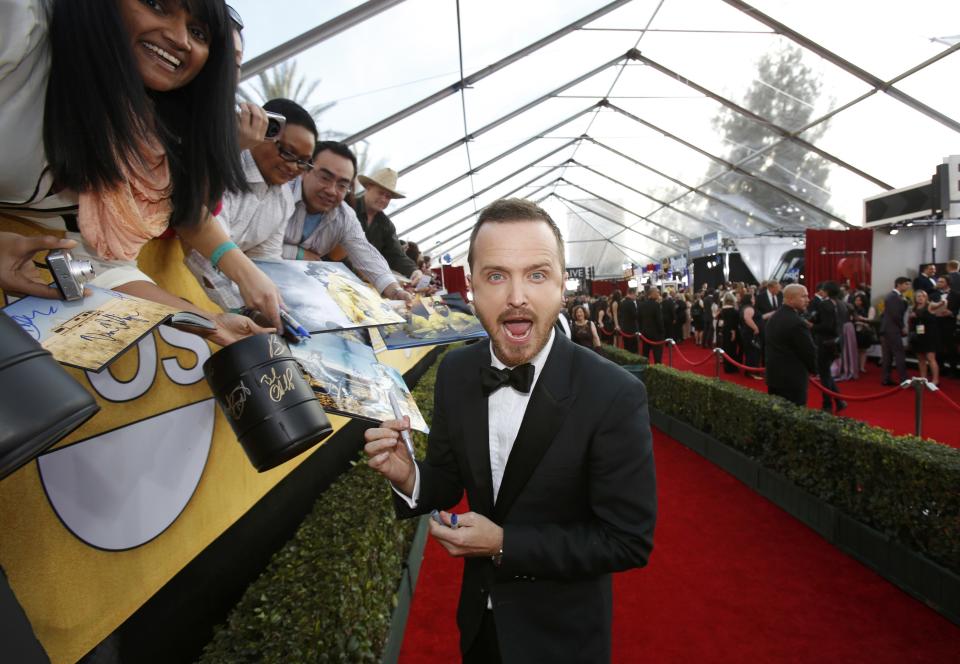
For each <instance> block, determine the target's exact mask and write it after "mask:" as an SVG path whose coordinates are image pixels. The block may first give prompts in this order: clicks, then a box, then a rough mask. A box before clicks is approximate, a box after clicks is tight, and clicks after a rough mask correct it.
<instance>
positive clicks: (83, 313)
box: [3, 286, 177, 371]
mask: <svg viewBox="0 0 960 664" xmlns="http://www.w3.org/2000/svg"><path fill="white" fill-rule="evenodd" d="M88 288H89V289H90V291H91V294H90V295H88V296H87V297H85V298H83V299H82V300H74V301H72V302H67V301H65V300H48V299H45V298H40V297H25V298H23V299H20V300H17V301H16V302H14V303H13V304H10V305H8V306H7V307H5V308H4V309H3V312H4V313H5V314H7V315H8V316H10V318H12V319H13V320H14V321H15V322H16V323H17V324H18V325H20V327H21V328H22V329H23V330H24V331H25V332H26V333H27V334H29V335H30V336H31V337H33V338H34V339H36V340H37V341H39V342H40V345H41V346H43V347H44V348H45V349H46V350H48V351H50V354H51V355H53V358H54V359H55V360H56V361H57V362H60V363H61V364H66V365H69V366H72V367H77V368H79V369H88V370H90V371H100V370H101V369H103V368H104V367H105V366H107V365H108V364H110V363H111V362H112V361H113V360H115V359H116V358H117V357H118V356H120V354H122V353H123V352H124V351H125V350H127V349H128V348H130V346H132V345H134V344H135V343H137V342H138V341H139V340H140V339H141V338H143V337H144V336H146V334H147V333H149V332H150V330H152V329H153V328H155V327H156V326H157V325H159V324H160V323H162V322H163V321H165V320H166V319H167V318H168V317H169V316H171V315H172V314H175V313H177V310H176V309H174V308H172V307H168V306H166V305H163V304H158V303H156V302H148V301H147V300H141V299H140V298H137V297H133V296H132V295H126V294H124V293H118V292H116V291H111V290H105V289H102V288H96V287H94V286H88Z"/></svg>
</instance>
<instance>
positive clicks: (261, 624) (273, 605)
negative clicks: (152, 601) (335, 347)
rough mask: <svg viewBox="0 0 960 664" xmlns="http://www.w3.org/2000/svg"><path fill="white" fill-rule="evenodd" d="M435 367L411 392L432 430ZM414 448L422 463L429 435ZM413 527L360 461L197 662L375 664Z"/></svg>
mask: <svg viewBox="0 0 960 664" xmlns="http://www.w3.org/2000/svg"><path fill="white" fill-rule="evenodd" d="M438 365H439V357H438V358H437V362H435V363H434V365H433V366H432V367H431V368H430V369H429V370H428V371H427V372H426V373H425V374H424V375H423V376H422V377H421V378H420V381H419V382H418V384H417V386H416V387H415V388H414V390H413V394H414V397H415V398H416V401H417V405H418V406H419V407H420V411H421V412H422V413H423V417H424V419H425V420H426V421H427V422H430V421H431V420H432V416H433V384H434V381H435V380H436V372H437V366H438ZM414 445H415V447H416V449H417V454H418V456H419V455H423V454H424V453H425V451H426V436H424V435H422V434H420V433H416V432H415V433H414ZM415 529H416V521H415V520H412V519H411V520H406V521H398V520H397V519H396V517H395V515H394V510H393V501H392V498H391V496H390V489H389V487H388V485H387V483H386V482H385V481H384V480H383V478H382V477H380V475H378V474H377V473H375V472H374V471H372V470H371V469H370V468H368V467H367V465H366V463H364V462H363V461H362V460H360V459H358V460H357V461H356V462H354V465H353V468H351V469H350V470H349V471H348V472H346V473H344V474H343V475H342V476H341V477H340V478H338V479H337V481H336V482H334V483H333V484H332V485H331V486H330V487H329V488H328V489H327V490H326V491H325V492H324V493H323V494H322V495H321V496H320V498H319V499H318V500H317V503H316V504H315V505H314V508H313V510H312V511H311V513H310V514H309V515H308V516H307V518H306V519H304V521H303V523H302V524H301V525H300V527H299V529H298V530H297V532H296V534H295V535H294V536H293V538H292V539H291V540H290V541H289V542H287V543H286V544H285V545H284V546H283V548H282V549H281V550H280V551H278V552H277V553H276V554H275V555H274V556H273V558H272V559H271V561H270V563H269V565H268V566H267V569H266V570H265V571H264V572H263V574H262V575H261V576H260V577H259V578H258V579H257V580H256V581H254V582H253V583H252V584H251V585H250V586H249V587H248V588H247V590H246V591H245V592H244V594H243V597H242V598H241V599H240V601H239V602H238V603H237V605H236V606H235V607H234V609H233V610H232V611H231V612H230V615H229V616H228V618H227V622H226V623H225V624H223V625H220V626H218V627H217V628H216V630H215V632H214V636H213V639H212V640H211V641H210V643H208V644H207V646H206V647H205V648H204V651H203V654H202V655H201V657H200V659H199V662H201V663H202V664H223V663H224V662H231V664H239V663H243V662H250V663H251V664H252V663H254V662H255V663H257V664H260V663H264V664H268V663H277V664H281V663H282V664H288V663H289V662H351V663H352V662H379V661H380V659H381V656H382V653H383V649H384V646H385V645H386V640H387V632H388V629H389V626H390V619H391V616H392V614H393V609H394V607H395V606H396V604H397V595H396V592H397V588H398V586H399V582H400V578H401V574H402V572H403V565H404V563H405V562H406V559H407V555H408V552H409V549H410V543H411V540H412V539H413V534H414V530H415ZM236 555H243V552H242V551H238V552H237V553H236Z"/></svg>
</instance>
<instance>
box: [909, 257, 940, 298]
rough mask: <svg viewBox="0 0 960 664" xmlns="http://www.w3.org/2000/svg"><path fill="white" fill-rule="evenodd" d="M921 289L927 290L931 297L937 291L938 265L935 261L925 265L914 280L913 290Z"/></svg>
mask: <svg viewBox="0 0 960 664" xmlns="http://www.w3.org/2000/svg"><path fill="white" fill-rule="evenodd" d="M919 290H922V291H927V295H929V296H931V297H933V294H934V293H936V292H937V266H936V265H934V264H933V263H930V265H927V266H925V267H924V268H923V269H922V270H921V271H920V274H918V275H917V278H916V279H914V280H913V292H914V293H916V292H917V291H919Z"/></svg>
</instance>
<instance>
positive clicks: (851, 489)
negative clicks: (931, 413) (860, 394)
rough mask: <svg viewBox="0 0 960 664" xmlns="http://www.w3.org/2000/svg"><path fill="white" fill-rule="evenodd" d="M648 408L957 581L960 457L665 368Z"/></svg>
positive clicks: (648, 379)
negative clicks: (733, 451)
mask: <svg viewBox="0 0 960 664" xmlns="http://www.w3.org/2000/svg"><path fill="white" fill-rule="evenodd" d="M643 378H644V382H645V383H646V386H647V392H648V395H649V398H650V406H651V407H652V408H655V409H657V410H659V411H661V412H663V413H666V414H668V415H671V416H673V417H675V418H677V419H680V420H683V421H684V422H687V423H688V424H690V425H692V426H693V427H695V428H697V429H699V430H700V431H703V432H704V433H707V434H709V435H711V436H712V437H714V438H716V439H717V440H719V441H721V442H723V443H725V444H727V445H729V446H730V447H733V448H735V449H737V450H739V451H741V452H743V453H744V454H746V455H747V456H750V457H752V458H754V459H756V460H757V461H759V462H760V463H761V464H762V465H763V466H765V467H767V468H769V469H771V470H774V471H776V472H778V473H780V474H782V475H784V476H786V477H787V478H789V479H790V480H792V481H793V482H794V483H795V484H796V485H798V486H800V487H803V488H804V489H805V490H807V491H808V492H810V493H812V494H814V495H816V496H818V497H820V498H822V499H823V500H825V501H827V502H829V503H831V504H832V505H834V506H836V507H837V508H839V509H841V510H843V511H844V512H846V513H848V514H849V515H851V516H852V517H853V518H855V519H857V520H859V521H861V522H862V523H865V524H867V525H869V526H871V527H873V528H874V529H876V530H878V531H880V532H883V533H885V534H887V535H888V536H890V537H892V538H893V539H895V540H897V541H899V542H901V543H902V544H904V545H906V546H907V547H909V548H911V549H913V550H915V551H918V552H920V553H922V554H924V555H926V556H927V557H928V558H930V559H932V560H935V561H937V562H939V563H941V564H942V565H944V566H945V567H948V568H949V569H951V570H954V571H957V572H960V450H958V449H954V448H952V447H948V446H946V445H942V444H939V443H935V442H933V441H929V440H923V439H920V438H916V437H913V436H894V435H892V434H891V433H890V432H888V431H886V430H884V429H879V428H876V427H872V426H869V425H867V424H864V423H863V422H858V421H856V420H853V419H850V418H846V417H834V416H832V415H830V414H829V413H824V412H822V411H820V410H813V409H808V408H801V407H799V406H795V405H793V404H791V403H789V402H787V401H785V400H783V399H780V398H779V397H772V396H770V395H768V394H766V393H763V392H758V391H755V390H751V389H748V388H744V387H741V386H739V385H736V384H733V383H729V382H723V381H718V380H716V379H714V378H706V377H703V376H699V375H697V374H694V373H691V372H685V371H678V370H676V369H671V368H669V367H665V366H663V365H659V366H650V367H647V368H646V370H645V371H644V374H643Z"/></svg>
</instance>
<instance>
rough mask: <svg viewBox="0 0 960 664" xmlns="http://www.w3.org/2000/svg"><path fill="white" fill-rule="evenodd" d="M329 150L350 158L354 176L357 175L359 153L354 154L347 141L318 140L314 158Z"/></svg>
mask: <svg viewBox="0 0 960 664" xmlns="http://www.w3.org/2000/svg"><path fill="white" fill-rule="evenodd" d="M328 150H329V151H330V152H332V153H333V154H335V155H337V156H339V157H343V158H344V159H349V160H350V163H351V164H353V177H357V155H355V154H353V150H351V149H350V148H349V147H348V146H347V144H346V143H341V142H340V141H317V145H316V146H315V147H314V148H313V159H316V158H317V155H319V154H320V153H321V152H327V151H328ZM351 179H352V178H351Z"/></svg>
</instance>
